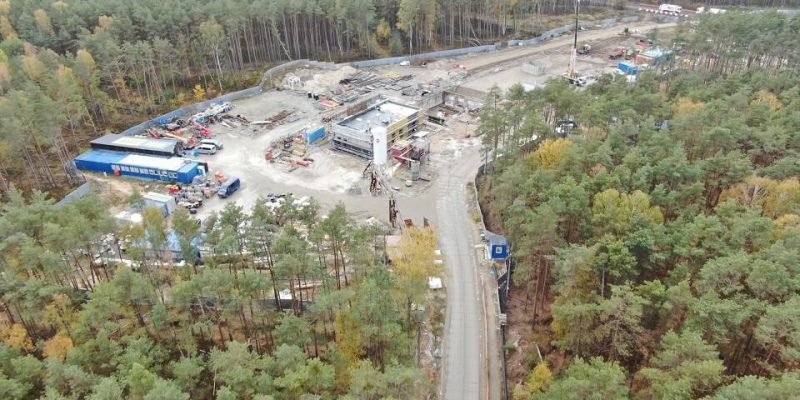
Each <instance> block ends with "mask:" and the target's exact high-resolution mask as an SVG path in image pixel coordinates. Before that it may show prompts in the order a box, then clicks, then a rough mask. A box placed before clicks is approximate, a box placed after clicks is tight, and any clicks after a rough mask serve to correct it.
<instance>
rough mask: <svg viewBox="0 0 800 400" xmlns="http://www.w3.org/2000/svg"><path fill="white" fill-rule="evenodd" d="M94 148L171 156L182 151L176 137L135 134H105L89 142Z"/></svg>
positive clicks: (177, 154) (181, 144) (181, 145)
mask: <svg viewBox="0 0 800 400" xmlns="http://www.w3.org/2000/svg"><path fill="white" fill-rule="evenodd" d="M90 145H91V147H92V149H94V150H111V151H121V152H127V153H137V154H147V155H152V156H162V157H173V156H179V155H181V153H183V143H181V142H180V141H178V140H176V139H153V138H147V137H137V136H123V135H116V134H111V135H105V136H101V137H99V138H97V139H95V140H92V141H91V142H90Z"/></svg>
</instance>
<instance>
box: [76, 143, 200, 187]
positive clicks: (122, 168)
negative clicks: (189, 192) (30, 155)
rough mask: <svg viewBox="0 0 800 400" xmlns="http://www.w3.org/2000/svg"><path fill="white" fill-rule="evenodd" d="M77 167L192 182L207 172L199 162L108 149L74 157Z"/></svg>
mask: <svg viewBox="0 0 800 400" xmlns="http://www.w3.org/2000/svg"><path fill="white" fill-rule="evenodd" d="M75 166H76V167H77V168H78V169H81V170H84V171H94V172H105V173H108V174H113V175H117V176H130V177H134V178H144V179H154V180H159V181H167V182H180V183H191V182H192V179H194V177H195V176H197V175H199V174H202V173H204V172H203V171H204V170H203V167H202V166H201V164H200V163H198V162H197V161H190V160H186V159H183V158H180V157H170V158H165V157H153V156H145V155H141V154H129V153H120V152H116V151H108V150H90V151H87V152H86V153H83V154H81V155H79V156H78V157H75Z"/></svg>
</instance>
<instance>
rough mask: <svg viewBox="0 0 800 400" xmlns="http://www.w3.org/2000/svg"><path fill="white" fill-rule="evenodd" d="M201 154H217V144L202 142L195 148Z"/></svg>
mask: <svg viewBox="0 0 800 400" xmlns="http://www.w3.org/2000/svg"><path fill="white" fill-rule="evenodd" d="M195 149H196V150H197V152H198V153H200V154H217V146H214V145H213V144H205V143H203V144H201V145H199V146H197V147H196V148H195Z"/></svg>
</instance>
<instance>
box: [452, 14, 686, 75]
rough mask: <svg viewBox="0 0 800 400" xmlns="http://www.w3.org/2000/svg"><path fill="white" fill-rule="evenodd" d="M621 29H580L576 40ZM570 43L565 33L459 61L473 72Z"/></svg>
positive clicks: (643, 26) (645, 25) (643, 27)
mask: <svg viewBox="0 0 800 400" xmlns="http://www.w3.org/2000/svg"><path fill="white" fill-rule="evenodd" d="M676 25H677V24H676V23H673V22H669V23H653V22H637V23H633V24H630V25H628V26H629V27H630V28H631V29H638V30H639V32H641V33H645V32H649V31H651V30H653V29H654V28H658V29H664V28H670V27H673V26H676ZM621 30H622V26H621V25H615V26H613V27H611V28H606V29H598V30H591V31H581V32H579V33H578V41H579V42H581V43H584V42H591V41H593V40H602V39H607V38H609V37H614V36H616V35H617V34H618V33H620V32H621ZM571 45H572V35H571V34H565V35H562V36H559V37H557V38H555V39H551V40H548V41H546V42H542V43H540V44H537V45H533V46H517V47H512V48H508V49H505V50H501V51H498V52H495V53H488V54H482V55H478V56H473V57H469V58H465V59H464V60H463V61H461V64H462V65H464V66H466V67H467V70H468V71H471V72H474V71H478V70H482V69H485V68H490V67H492V66H495V65H497V64H501V63H504V62H507V61H513V60H517V59H521V58H523V57H528V56H532V55H536V54H539V53H543V52H546V51H549V50H554V49H558V48H564V49H565V50H568V49H569V48H570V46H571Z"/></svg>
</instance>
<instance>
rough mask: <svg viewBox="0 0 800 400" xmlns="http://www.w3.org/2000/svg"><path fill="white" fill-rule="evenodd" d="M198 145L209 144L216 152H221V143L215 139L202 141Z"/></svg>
mask: <svg viewBox="0 0 800 400" xmlns="http://www.w3.org/2000/svg"><path fill="white" fill-rule="evenodd" d="M200 144H210V145H212V146H214V147H216V148H217V150H222V142H220V141H219V140H216V139H203V140H201V141H200Z"/></svg>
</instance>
